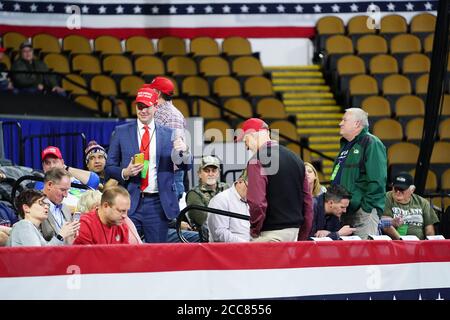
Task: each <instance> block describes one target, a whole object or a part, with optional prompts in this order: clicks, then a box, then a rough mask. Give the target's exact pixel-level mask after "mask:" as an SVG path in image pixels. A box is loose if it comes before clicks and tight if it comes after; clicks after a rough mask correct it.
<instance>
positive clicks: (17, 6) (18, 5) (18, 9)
mask: <svg viewBox="0 0 450 320" xmlns="http://www.w3.org/2000/svg"><path fill="white" fill-rule="evenodd" d="M14 11H20V4H18V3H15V4H14Z"/></svg>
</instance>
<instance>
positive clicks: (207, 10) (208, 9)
mask: <svg viewBox="0 0 450 320" xmlns="http://www.w3.org/2000/svg"><path fill="white" fill-rule="evenodd" d="M205 12H206V13H212V12H213V7H211V6H207V7H205Z"/></svg>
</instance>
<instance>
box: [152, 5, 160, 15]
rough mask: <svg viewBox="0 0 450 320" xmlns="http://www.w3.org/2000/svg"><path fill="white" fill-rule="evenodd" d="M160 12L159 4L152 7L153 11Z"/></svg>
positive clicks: (154, 12)
mask: <svg viewBox="0 0 450 320" xmlns="http://www.w3.org/2000/svg"><path fill="white" fill-rule="evenodd" d="M158 12H159V8H158V7H157V6H153V7H152V13H153V14H157V13H158Z"/></svg>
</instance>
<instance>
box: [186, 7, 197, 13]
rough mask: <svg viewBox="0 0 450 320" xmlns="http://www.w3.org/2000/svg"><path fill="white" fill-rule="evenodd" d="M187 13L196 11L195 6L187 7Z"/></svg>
mask: <svg viewBox="0 0 450 320" xmlns="http://www.w3.org/2000/svg"><path fill="white" fill-rule="evenodd" d="M186 11H187V13H194V12H195V8H194V7H193V6H189V7H187V8H186Z"/></svg>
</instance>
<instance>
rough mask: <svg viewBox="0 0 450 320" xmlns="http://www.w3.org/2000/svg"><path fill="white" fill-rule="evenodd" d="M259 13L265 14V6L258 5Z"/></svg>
mask: <svg viewBox="0 0 450 320" xmlns="http://www.w3.org/2000/svg"><path fill="white" fill-rule="evenodd" d="M258 10H259V12H267V7H266V6H265V5H260V6H259V7H258Z"/></svg>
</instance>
